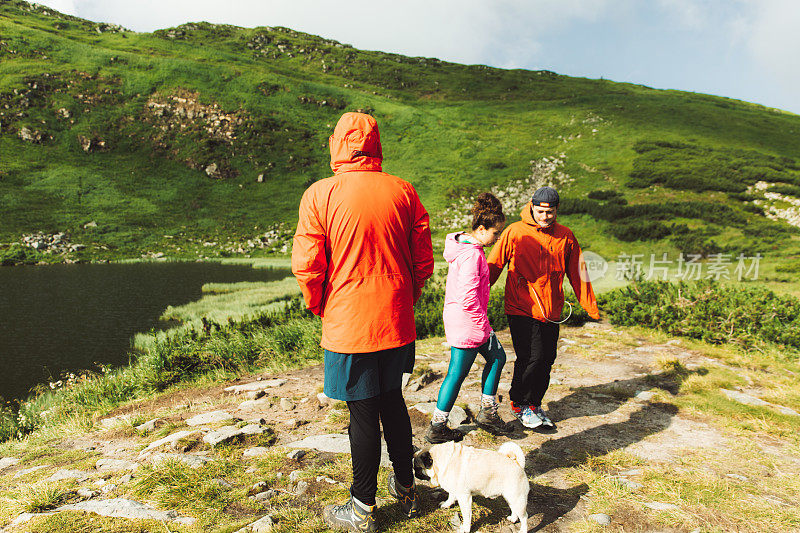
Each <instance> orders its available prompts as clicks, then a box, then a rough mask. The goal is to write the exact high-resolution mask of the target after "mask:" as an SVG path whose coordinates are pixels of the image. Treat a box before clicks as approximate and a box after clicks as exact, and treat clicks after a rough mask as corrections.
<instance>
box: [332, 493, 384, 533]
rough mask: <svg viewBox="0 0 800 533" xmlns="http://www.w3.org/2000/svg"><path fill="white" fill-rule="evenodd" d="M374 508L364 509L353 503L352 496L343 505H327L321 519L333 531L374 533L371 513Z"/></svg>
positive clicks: (373, 518)
mask: <svg viewBox="0 0 800 533" xmlns="http://www.w3.org/2000/svg"><path fill="white" fill-rule="evenodd" d="M374 510H375V506H374V505H371V506H369V507H364V506H363V505H361V504H360V503H358V502H355V501H353V498H352V496H351V497H350V499H349V500H348V501H347V503H344V504H343V505H328V506H327V507H325V509H323V511H322V518H323V519H324V520H325V523H326V524H327V525H328V526H329V527H331V528H333V529H345V530H348V531H355V532H365V533H374V531H375V517H374V516H372V511H374Z"/></svg>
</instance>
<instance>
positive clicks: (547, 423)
mask: <svg viewBox="0 0 800 533" xmlns="http://www.w3.org/2000/svg"><path fill="white" fill-rule="evenodd" d="M530 410H531V412H532V413H533V414H534V415H536V417H537V418H538V419H539V420H541V422H542V424H541V425H543V426H544V427H546V428H554V427H556V425H555V424H553V421H552V420H550V418H549V417H548V416H547V413H545V412H544V409H542V408H541V407H533V406H532V407H531V408H530Z"/></svg>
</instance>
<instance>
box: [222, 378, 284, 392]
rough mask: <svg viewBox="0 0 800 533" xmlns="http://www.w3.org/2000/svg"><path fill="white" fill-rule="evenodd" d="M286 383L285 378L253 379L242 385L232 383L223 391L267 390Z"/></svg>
mask: <svg viewBox="0 0 800 533" xmlns="http://www.w3.org/2000/svg"><path fill="white" fill-rule="evenodd" d="M284 383H286V380H285V379H265V380H263V381H253V382H252V383H245V384H244V385H232V386H230V387H226V388H225V392H231V393H233V394H244V393H246V392H251V391H256V390H263V391H265V390H267V389H271V388H275V387H280V386H281V385H283V384H284Z"/></svg>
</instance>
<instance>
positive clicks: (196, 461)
mask: <svg viewBox="0 0 800 533" xmlns="http://www.w3.org/2000/svg"><path fill="white" fill-rule="evenodd" d="M210 460H211V459H209V458H208V457H203V456H202V455H182V454H179V453H157V454H155V455H153V467H154V468H155V467H157V466H158V465H159V464H161V463H164V462H167V461H180V462H181V463H183V464H185V465H186V466H188V467H189V468H200V467H201V466H203V465H204V464H206V463H207V462H209V461H210Z"/></svg>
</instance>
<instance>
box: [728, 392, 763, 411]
mask: <svg viewBox="0 0 800 533" xmlns="http://www.w3.org/2000/svg"><path fill="white" fill-rule="evenodd" d="M720 392H722V394H724V395H725V396H727V397H728V399H730V400H733V401H735V402H739V403H741V404H744V405H753V406H756V407H769V406H770V404H769V403H768V402H765V401H764V400H762V399H760V398H756V397H755V396H750V395H749V394H745V393H743V392H739V391H735V390H728V389H720Z"/></svg>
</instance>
